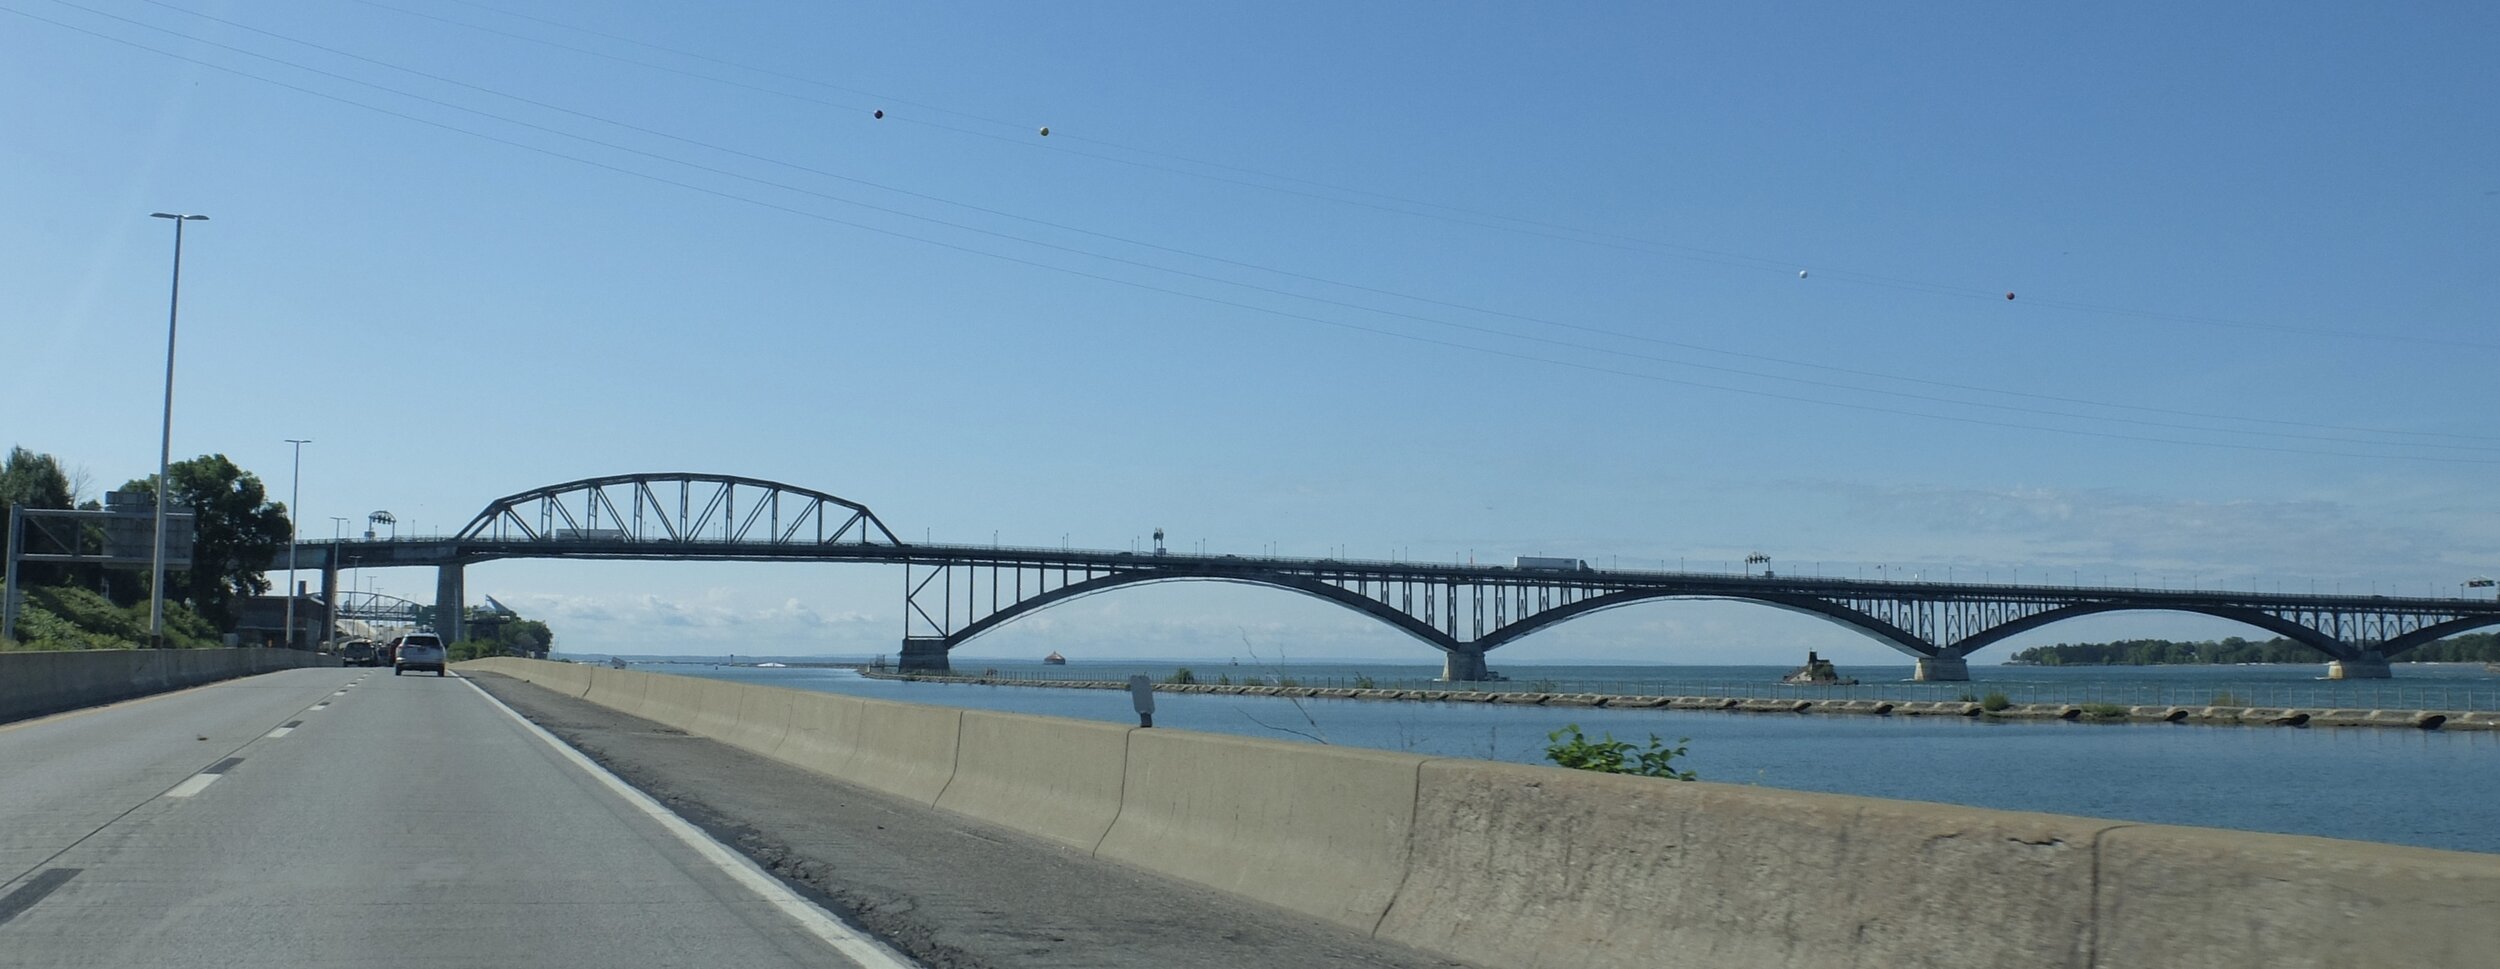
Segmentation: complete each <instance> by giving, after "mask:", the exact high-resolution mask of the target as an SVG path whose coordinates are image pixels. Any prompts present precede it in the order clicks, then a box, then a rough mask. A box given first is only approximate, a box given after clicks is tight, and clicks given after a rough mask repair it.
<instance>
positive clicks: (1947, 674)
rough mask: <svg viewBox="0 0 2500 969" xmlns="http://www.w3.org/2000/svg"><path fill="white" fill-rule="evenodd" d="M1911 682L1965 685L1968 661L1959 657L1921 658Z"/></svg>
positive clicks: (1968, 671) (1967, 676) (1968, 669)
mask: <svg viewBox="0 0 2500 969" xmlns="http://www.w3.org/2000/svg"><path fill="white" fill-rule="evenodd" d="M1910 678H1911V679H1913V680H1924V681H1929V682H1936V683H1965V682H1968V681H1969V680H1970V661H1969V660H1966V659H1962V658H1960V657H1950V658H1948V657H1943V656H1921V657H1919V658H1918V671H1917V672H1916V673H1913V674H1911V675H1910Z"/></svg>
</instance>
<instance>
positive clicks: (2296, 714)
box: [828, 664, 2500, 731]
mask: <svg viewBox="0 0 2500 969" xmlns="http://www.w3.org/2000/svg"><path fill="white" fill-rule="evenodd" d="M828 665H840V666H846V667H847V668H850V669H856V670H858V671H859V675H861V676H864V677H867V678H869V679H875V680H901V681H906V682H913V683H962V684H968V685H974V686H1026V687H1043V688H1049V689H1068V690H1126V689H1128V684H1127V683H1126V682H1122V681H1116V680H1028V679H1011V678H1006V677H992V676H977V675H966V674H952V673H949V674H937V673H905V672H901V671H898V670H892V669H885V670H878V669H870V668H868V667H866V666H861V665H852V664H828ZM1154 688H1155V692H1157V693H1220V694H1233V695H1237V696H1281V697H1288V698H1294V699H1305V698H1307V699H1318V700H1394V701H1404V702H1410V703H1416V702H1422V703H1500V704H1510V705H1516V706H1549V707H1584V708H1593V709H1608V708H1610V709H1619V710H1661V709H1663V710H1716V711H1722V712H1729V713H1839V714H1857V715H1860V716H1895V715H1898V716H1912V717H1935V716H1944V717H1970V718H1987V719H1998V720H2058V721H2065V722H2070V723H2194V724H2206V725H2212V726H2240V727H2402V728H2405V729H2410V730H2443V729H2445V730H2495V731H2500V712H2495V711H2474V712H2463V711H2453V710H2388V709H2372V710H2364V709H2350V708H2348V709H2324V708H2320V709H2305V708H2288V707H2217V706H2190V705H2184V704H2180V705H2152V706H2122V705H2119V704H2114V703H2014V704H2008V705H2006V706H2004V707H2001V708H1998V709H1995V710H1990V709H1988V708H1987V707H1986V705H1985V704H1982V703H1978V702H1973V701H1960V700H1800V699H1795V698H1786V697H1719V696H1640V695H1622V694H1602V693H1528V692H1516V691H1508V690H1500V691H1496V690H1469V689H1449V690H1429V689H1426V690H1400V689H1385V690H1384V689H1369V690H1366V689H1356V688H1351V687H1310V686H1264V685H1259V686H1251V685H1241V684H1217V683H1156V684H1155V685H1154Z"/></svg>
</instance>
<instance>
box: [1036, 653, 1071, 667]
mask: <svg viewBox="0 0 2500 969" xmlns="http://www.w3.org/2000/svg"><path fill="white" fill-rule="evenodd" d="M1042 665H1043V666H1066V665H1068V658H1067V657H1065V656H1061V655H1059V651H1058V650H1055V649H1054V650H1051V651H1050V655H1048V656H1044V657H1042Z"/></svg>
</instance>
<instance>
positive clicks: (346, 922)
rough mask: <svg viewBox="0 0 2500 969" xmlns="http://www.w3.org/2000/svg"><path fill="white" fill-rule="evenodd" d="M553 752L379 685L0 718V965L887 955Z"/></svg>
mask: <svg viewBox="0 0 2500 969" xmlns="http://www.w3.org/2000/svg"><path fill="white" fill-rule="evenodd" d="M578 757H579V755H577V754H573V753H571V752H570V751H569V750H566V749H560V748H559V747H558V746H556V745H554V744H552V743H551V742H550V741H549V740H547V739H544V738H543V735H541V734H540V733H538V732H537V729H536V728H535V727H532V726H530V725H529V724H527V723H525V722H523V721H522V720H520V719H519V718H518V717H516V716H513V715H511V714H510V713H509V712H508V711H507V710H505V709H504V708H503V707H502V706H500V705H499V704H497V703H496V702H495V701H494V700H493V699H491V698H490V697H488V696H487V695H486V694H485V693H483V692H481V691H479V690H477V689H476V688H475V687H473V686H472V685H471V684H470V683H469V682H468V681H466V680H464V679H462V678H460V677H458V676H451V677H443V678H437V677H434V676H431V675H412V676H406V677H394V676H392V675H391V673H390V671H389V670H380V671H372V670H355V669H305V670H293V671H288V672H282V673H273V674H268V675H263V676H256V677H248V678H244V679H240V680H233V681H228V682H225V683H219V684H214V685H211V686H206V687H201V688H198V689H193V690H186V691H181V692H177V693H171V694H165V695H161V696H156V697H150V698H147V699H143V700H138V701H133V702H129V703H124V704H118V705H114V706H110V707H103V708H97V709H93V710H86V711H79V712H75V713H70V714H64V715H61V716H56V717H51V718H46V719H42V720H34V721H28V722H24V723H18V724H11V725H7V726H0V966H7V967H17V966H30V967H31V966H42V967H47V969H60V967H81V966H94V967H115V969H137V967H153V966H165V967H174V966H180V967H186V969H187V967H201V966H250V967H255V969H277V967H288V966H304V967H313V966H320V967H336V966H496V967H509V966H545V967H574V966H579V967H585V969H588V967H598V969H611V967H627V966H703V967H732V966H772V967H782V966H853V965H859V966H869V967H882V966H899V965H908V964H909V963H906V962H900V961H891V960H895V959H897V957H894V956H892V955H891V953H890V951H888V950H884V949H883V948H882V947H881V946H879V945H877V944H875V943H872V942H868V941H865V940H863V939H860V938H858V937H857V936H856V935H854V934H851V933H850V932H849V930H848V929H847V928H846V927H845V926H843V925H841V924H840V923H838V922H835V921H834V920H832V919H831V918H830V917H829V916H827V915H826V914H825V913H824V912H822V911H821V910H819V909H816V908H814V907H813V906H811V905H809V904H807V903H806V902H804V901H803V900H801V899H800V898H799V897H798V896H796V895H793V894H791V893H790V891H789V889H787V888H786V887H784V886H783V885H782V883H781V882H779V881H777V880H774V879H771V878H770V877H768V876H764V875H762V874H761V873H760V871H759V870H757V869H755V868H754V866H753V865H752V864H750V863H748V862H746V861H745V860H744V859H743V858H741V857H737V856H734V855H732V854H730V853H728V852H726V851H724V850H723V849H721V848H720V847H719V846H718V845H717V844H716V843H714V842H711V841H709V840H708V839H707V838H703V837H702V836H701V835H700V834H699V833H694V832H693V829H691V828H690V827H686V826H685V825H684V822H682V821H677V820H676V819H675V818H674V816H673V815H666V814H664V813H663V814H659V815H655V814H653V813H651V812H650V811H648V810H646V809H645V808H644V807H643V806H641V805H643V804H648V803H649V802H648V799H647V798H642V797H641V796H640V795H639V794H638V793H633V792H630V790H629V789H625V788H623V787H622V785H621V784H616V783H614V782H613V778H610V777H608V776H607V775H606V774H605V772H604V771H600V770H598V769H597V768H595V767H593V766H591V765H589V763H588V762H587V761H581V760H579V759H578ZM689 836H691V837H692V838H694V839H695V840H691V841H690V840H688V838H689Z"/></svg>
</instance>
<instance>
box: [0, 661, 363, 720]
mask: <svg viewBox="0 0 2500 969" xmlns="http://www.w3.org/2000/svg"><path fill="white" fill-rule="evenodd" d="M337 665H339V661H338V658H337V657H335V656H325V655H322V654H319V653H309V652H305V651H303V650H293V649H101V650H46V651H40V652H22V653H21V652H7V653H0V722H7V721H10V720H23V719H27V718H30V717H40V716H45V715H47V714H53V713H60V712H63V711H67V710H76V709H80V708H82V707H92V706H99V705H102V704H106V703H113V702H117V701H120V700H129V699H135V698H138V697H143V696H148V695H150V694H155V693H163V692H166V691H168V690H180V689H186V688H189V687H194V686H199V685H202V684H206V683H214V682H216V681H218V680H228V679H233V678H235V677H238V676H250V675H253V674H256V673H268V672H274V671H277V670H286V669H300V668H303V667H308V666H337Z"/></svg>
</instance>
